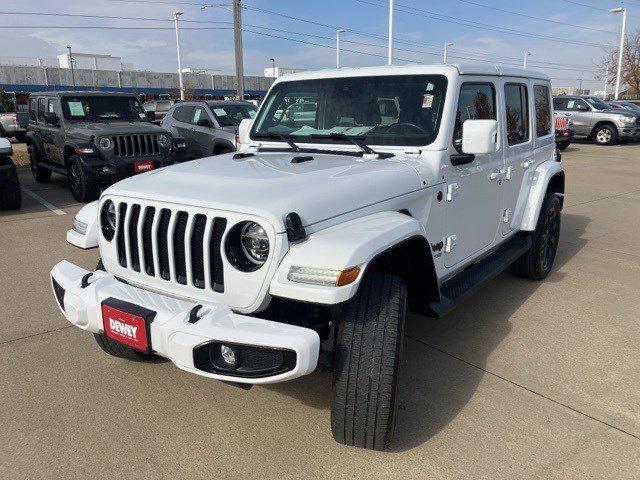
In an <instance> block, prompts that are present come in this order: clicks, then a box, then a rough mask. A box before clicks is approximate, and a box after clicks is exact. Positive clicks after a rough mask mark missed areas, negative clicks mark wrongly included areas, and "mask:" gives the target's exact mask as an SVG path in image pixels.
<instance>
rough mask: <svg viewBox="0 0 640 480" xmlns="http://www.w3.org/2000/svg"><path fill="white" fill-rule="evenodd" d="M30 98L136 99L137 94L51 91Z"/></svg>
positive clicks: (32, 95)
mask: <svg viewBox="0 0 640 480" xmlns="http://www.w3.org/2000/svg"><path fill="white" fill-rule="evenodd" d="M29 97H135V98H138V95H136V94H135V93H123V92H93V91H83V90H51V91H43V92H34V93H32V94H30V95H29Z"/></svg>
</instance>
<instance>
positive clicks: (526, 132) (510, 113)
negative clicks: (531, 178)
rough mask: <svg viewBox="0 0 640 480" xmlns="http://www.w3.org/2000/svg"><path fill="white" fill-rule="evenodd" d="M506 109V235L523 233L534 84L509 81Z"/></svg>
mask: <svg viewBox="0 0 640 480" xmlns="http://www.w3.org/2000/svg"><path fill="white" fill-rule="evenodd" d="M502 88H503V92H504V105H503V108H502V109H501V110H502V111H501V115H502V128H501V134H502V138H503V144H504V168H505V173H504V179H503V181H502V213H501V216H500V217H501V224H502V226H501V230H502V235H503V236H504V235H508V234H509V233H511V232H513V231H517V230H518V229H519V225H520V220H519V219H521V218H522V212H523V211H524V202H525V201H526V199H527V195H526V193H524V191H523V190H524V189H528V187H526V186H525V182H524V178H525V172H526V171H527V170H528V169H529V167H530V165H531V164H532V163H533V145H534V143H533V135H532V128H533V127H532V124H533V122H532V116H533V112H532V101H531V88H530V83H529V82H528V81H527V80H523V79H513V80H510V79H505V82H504V84H503V87H502Z"/></svg>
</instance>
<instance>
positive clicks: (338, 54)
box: [336, 28, 345, 68]
mask: <svg viewBox="0 0 640 480" xmlns="http://www.w3.org/2000/svg"><path fill="white" fill-rule="evenodd" d="M344 31H345V30H344V28H339V29H337V30H336V68H340V34H341V33H344Z"/></svg>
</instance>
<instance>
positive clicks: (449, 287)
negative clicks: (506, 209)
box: [429, 236, 531, 318]
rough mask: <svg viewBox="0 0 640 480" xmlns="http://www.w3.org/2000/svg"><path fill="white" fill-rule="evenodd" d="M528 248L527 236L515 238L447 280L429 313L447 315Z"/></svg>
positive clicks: (529, 242)
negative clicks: (438, 298)
mask: <svg viewBox="0 0 640 480" xmlns="http://www.w3.org/2000/svg"><path fill="white" fill-rule="evenodd" d="M530 246H531V238H530V237H529V236H526V237H518V236H516V237H514V238H513V239H512V240H510V241H509V242H507V243H506V244H505V245H503V246H501V247H500V248H498V249H497V250H496V251H495V252H493V253H491V254H490V255H488V256H487V257H485V258H483V259H482V260H480V261H479V262H478V263H476V264H474V265H472V266H470V267H469V268H467V269H466V270H463V271H462V272H460V273H459V274H458V275H456V276H455V277H453V278H450V279H449V280H447V281H446V282H445V283H443V284H442V285H441V286H440V292H441V295H440V301H439V302H431V303H430V304H429V310H430V313H431V314H432V315H433V316H435V317H438V318H440V317H442V316H444V315H446V314H447V313H449V312H450V311H451V310H453V309H454V308H455V307H456V306H457V305H458V304H459V303H460V301H461V300H462V299H464V298H465V297H466V296H468V295H469V294H470V293H471V292H473V291H474V290H476V289H477V288H478V287H480V286H482V285H484V284H485V283H486V282H488V281H489V280H492V279H493V278H495V277H497V276H498V275H499V274H500V273H502V272H503V271H504V270H506V269H507V268H509V266H510V265H511V264H512V263H513V262H514V261H515V260H517V259H518V258H519V257H520V256H521V255H522V254H523V253H525V252H526V251H527V250H528V249H529V247H530Z"/></svg>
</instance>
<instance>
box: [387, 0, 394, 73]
mask: <svg viewBox="0 0 640 480" xmlns="http://www.w3.org/2000/svg"><path fill="white" fill-rule="evenodd" d="M392 64H393V0H389V51H388V58H387V65H392Z"/></svg>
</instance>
